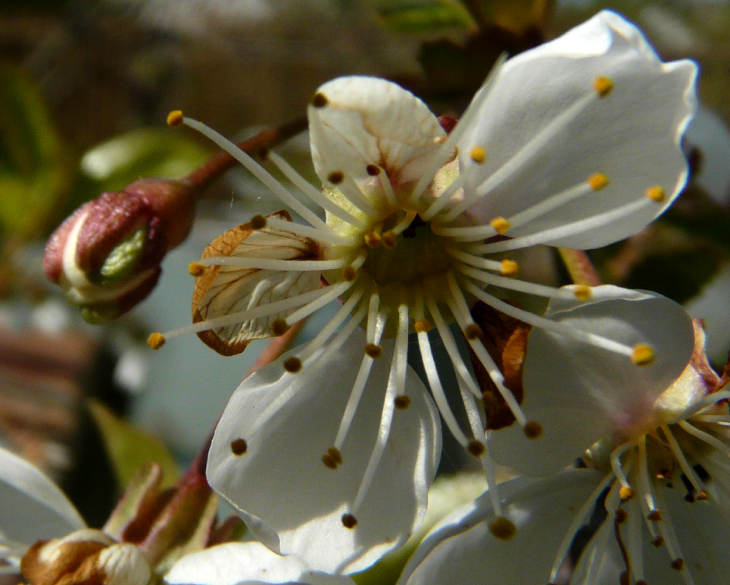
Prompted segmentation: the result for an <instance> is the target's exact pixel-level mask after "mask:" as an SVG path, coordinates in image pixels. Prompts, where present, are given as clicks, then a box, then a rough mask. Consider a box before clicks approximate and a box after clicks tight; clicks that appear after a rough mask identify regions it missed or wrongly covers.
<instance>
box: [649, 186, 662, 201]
mask: <svg viewBox="0 0 730 585" xmlns="http://www.w3.org/2000/svg"><path fill="white" fill-rule="evenodd" d="M666 195H667V193H666V191H664V188H663V187H660V186H659V185H655V186H653V187H649V188H648V189H647V190H646V196H647V197H648V198H649V199H651V200H652V201H656V202H657V203H661V202H662V201H664V199H665V197H666Z"/></svg>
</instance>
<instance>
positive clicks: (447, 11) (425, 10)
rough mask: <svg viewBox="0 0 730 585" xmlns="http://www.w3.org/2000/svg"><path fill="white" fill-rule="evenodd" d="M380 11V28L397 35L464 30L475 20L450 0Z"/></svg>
mask: <svg viewBox="0 0 730 585" xmlns="http://www.w3.org/2000/svg"><path fill="white" fill-rule="evenodd" d="M379 12H380V19H381V23H382V24H383V26H384V27H385V28H386V29H388V30H391V31H393V32H397V33H406V34H420V33H434V32H442V31H443V30H444V29H448V28H455V29H465V28H468V27H470V26H473V25H474V20H473V19H472V17H471V16H470V15H469V12H468V11H467V10H466V8H464V6H463V4H461V3H460V2H454V1H452V0H435V1H434V2H419V3H417V4H415V3H414V2H404V3H400V4H397V5H395V6H389V7H387V8H382V9H381V10H380V11H379Z"/></svg>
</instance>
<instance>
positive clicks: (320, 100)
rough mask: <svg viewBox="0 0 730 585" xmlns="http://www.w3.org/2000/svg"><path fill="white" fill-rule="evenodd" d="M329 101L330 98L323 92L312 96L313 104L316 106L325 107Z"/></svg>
mask: <svg viewBox="0 0 730 585" xmlns="http://www.w3.org/2000/svg"><path fill="white" fill-rule="evenodd" d="M328 103H329V100H328V99H327V96H325V95H324V94H323V93H319V92H317V93H315V94H314V95H313V96H312V105H313V106H314V107H315V108H324V107H325V106H326V105H327V104H328Z"/></svg>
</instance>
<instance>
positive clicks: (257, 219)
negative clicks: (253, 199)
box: [251, 214, 292, 230]
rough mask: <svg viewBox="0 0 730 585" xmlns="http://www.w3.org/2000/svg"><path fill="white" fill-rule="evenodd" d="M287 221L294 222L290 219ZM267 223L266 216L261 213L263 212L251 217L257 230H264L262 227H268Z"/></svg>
mask: <svg viewBox="0 0 730 585" xmlns="http://www.w3.org/2000/svg"><path fill="white" fill-rule="evenodd" d="M272 219H273V218H272ZM286 223H287V224H291V223H292V222H290V221H288V222H286ZM266 224H267V221H266V218H265V217H264V216H263V215H261V214H258V215H254V216H253V217H252V218H251V227H252V228H253V229H255V230H262V229H264V228H265V227H266Z"/></svg>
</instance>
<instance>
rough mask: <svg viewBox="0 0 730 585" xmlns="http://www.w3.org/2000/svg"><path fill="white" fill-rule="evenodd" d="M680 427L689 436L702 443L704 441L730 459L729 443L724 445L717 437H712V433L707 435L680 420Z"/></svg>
mask: <svg viewBox="0 0 730 585" xmlns="http://www.w3.org/2000/svg"><path fill="white" fill-rule="evenodd" d="M679 426H680V427H682V428H683V429H684V430H685V431H686V432H687V433H688V434H690V435H692V436H693V437H697V438H698V439H700V440H701V441H704V442H705V443H707V444H708V445H711V446H712V447H714V448H715V449H717V450H718V451H720V453H724V454H725V455H727V456H728V457H730V445H728V444H727V443H724V442H723V441H721V440H720V439H718V438H717V437H714V436H712V435H711V434H710V433H706V432H705V431H702V430H700V429H698V428H697V427H695V426H694V425H691V424H690V423H689V422H688V421H686V420H680V421H679Z"/></svg>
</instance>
